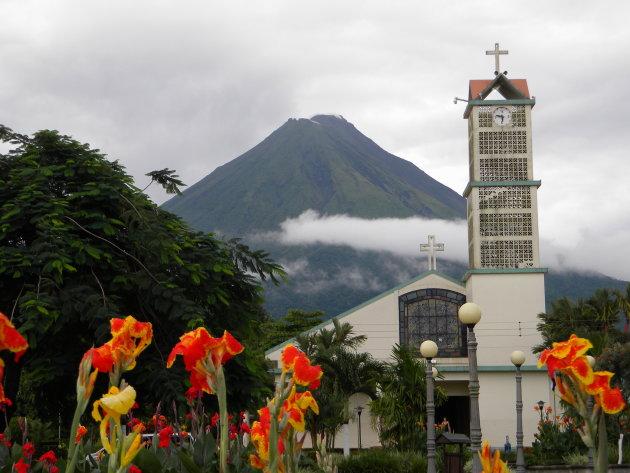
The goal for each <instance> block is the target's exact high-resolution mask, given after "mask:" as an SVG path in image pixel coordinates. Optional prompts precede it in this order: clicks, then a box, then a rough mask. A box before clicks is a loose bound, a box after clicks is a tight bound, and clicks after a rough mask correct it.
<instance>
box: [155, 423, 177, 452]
mask: <svg viewBox="0 0 630 473" xmlns="http://www.w3.org/2000/svg"><path fill="white" fill-rule="evenodd" d="M171 435H173V427H171V426H170V425H168V426H166V427H164V428H163V429H162V430H160V432H159V433H158V439H159V440H160V443H158V447H162V448H168V446H169V445H170V444H171Z"/></svg>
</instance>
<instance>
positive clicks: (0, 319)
mask: <svg viewBox="0 0 630 473" xmlns="http://www.w3.org/2000/svg"><path fill="white" fill-rule="evenodd" d="M27 348H28V343H27V342H26V340H25V339H24V337H23V336H22V334H21V333H20V332H18V331H17V329H16V328H15V327H14V326H13V324H12V323H11V321H10V320H9V319H8V318H7V316H6V315H4V314H3V313H2V312H0V350H9V351H11V352H13V353H15V358H14V360H15V361H16V362H17V361H19V359H20V357H21V356H22V355H23V354H24V352H25V351H26V349H27ZM3 378H4V361H2V359H1V358H0V403H5V404H6V405H11V404H9V403H10V402H11V401H9V400H8V399H7V397H5V395H4V388H3V386H2V379H3Z"/></svg>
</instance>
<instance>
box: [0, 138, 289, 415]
mask: <svg viewBox="0 0 630 473" xmlns="http://www.w3.org/2000/svg"><path fill="white" fill-rule="evenodd" d="M0 138H1V139H2V140H3V141H5V142H6V141H8V142H10V143H11V144H13V145H15V149H13V150H12V151H10V152H9V153H7V154H4V155H0V205H1V206H0V310H2V311H4V312H5V313H6V314H7V316H9V317H10V318H11V319H12V320H13V321H14V323H15V324H16V325H17V326H19V327H20V330H21V331H22V333H24V335H25V336H26V337H27V339H28V342H29V344H30V346H31V350H29V351H28V353H27V354H26V355H25V356H24V357H23V359H22V361H21V363H20V364H19V365H18V366H15V365H12V364H11V363H8V366H7V377H6V389H7V394H8V395H9V397H11V398H12V399H14V400H15V399H17V400H18V401H19V402H18V405H17V409H18V411H19V412H20V413H22V414H28V415H29V416H31V417H33V416H37V417H40V418H42V419H51V418H54V419H56V418H57V416H58V415H59V413H63V412H64V411H66V408H67V406H68V405H69V404H72V402H73V400H72V399H68V395H67V387H68V386H72V385H73V383H74V378H75V376H76V371H77V367H78V362H79V360H80V359H81V356H82V354H83V352H85V350H86V349H87V348H89V346H90V345H91V344H92V343H93V338H92V334H94V333H96V335H97V342H101V341H102V340H103V339H104V338H105V337H106V336H107V333H108V330H109V323H108V321H109V319H110V318H111V317H116V316H124V315H127V314H133V315H134V316H135V317H136V318H138V319H139V320H145V321H149V322H151V323H152V324H153V327H154V343H153V344H152V345H151V347H150V348H149V349H148V350H147V351H146V352H145V353H143V355H142V357H143V359H142V364H143V369H142V370H137V372H133V373H130V374H129V378H131V379H130V381H131V382H133V383H134V385H136V386H139V387H140V389H139V390H138V391H139V392H141V393H143V394H144V395H145V396H146V400H147V403H148V402H149V401H148V400H149V399H152V400H161V401H166V400H170V399H174V398H176V397H180V398H183V391H184V389H183V386H182V384H181V383H182V381H181V380H182V379H184V376H182V373H181V369H173V370H168V371H167V370H166V368H165V362H166V356H167V355H168V352H169V350H170V348H171V347H172V346H173V345H174V344H175V343H176V342H177V337H178V335H179V334H181V333H182V332H184V331H186V330H189V329H191V328H195V327H197V326H200V325H205V326H206V327H207V328H208V329H209V330H210V331H211V332H214V333H217V334H218V335H220V334H221V333H223V330H224V329H227V330H229V331H230V332H231V333H233V334H234V335H235V336H236V337H238V338H239V339H240V340H242V341H243V343H244V344H245V345H246V346H247V343H248V340H250V339H251V338H252V337H253V336H254V334H255V328H256V326H257V325H258V324H259V322H260V321H261V320H262V293H261V292H262V290H261V287H260V282H261V280H265V279H270V280H272V281H274V282H277V281H278V278H279V277H280V278H281V277H282V276H283V272H282V270H281V268H280V267H279V266H278V265H276V264H275V263H273V262H272V261H270V260H269V258H268V256H267V254H266V253H264V252H262V251H253V250H250V249H249V248H248V247H247V246H245V245H243V244H241V243H240V242H239V241H238V240H232V241H227V242H224V241H219V240H217V239H216V238H214V237H213V236H212V235H208V234H202V233H198V232H195V231H192V230H191V229H190V228H189V227H188V226H187V225H186V224H184V223H183V222H182V221H181V219H180V218H179V217H176V216H175V215H173V214H171V213H169V212H165V211H163V210H161V209H160V208H159V207H157V206H156V205H155V204H154V203H152V202H151V201H150V200H148V198H147V197H146V196H145V195H144V194H143V193H142V192H140V191H139V190H138V189H137V188H136V187H135V186H134V183H133V181H132V179H131V178H130V177H129V176H128V175H127V174H125V172H124V169H123V168H122V166H120V165H119V164H118V163H117V162H111V161H108V160H107V159H105V157H104V155H102V154H101V153H99V152H98V150H93V149H91V148H90V147H89V146H88V145H87V144H81V143H79V142H77V141H75V140H73V139H72V138H70V137H68V136H63V135H60V134H59V133H58V132H56V131H40V132H37V133H35V134H34V135H33V136H32V137H29V136H25V135H19V134H17V133H14V132H12V131H11V130H10V129H8V128H6V127H3V126H0ZM166 177H167V178H166V181H165V182H166V183H167V184H168V182H169V180H168V176H166ZM86 334H88V335H86ZM232 363H233V364H234V367H232V368H231V369H230V377H232V378H233V379H234V380H238V382H231V383H230V382H229V380H228V385H229V386H231V387H232V388H233V391H232V392H231V397H232V398H233V399H232V405H233V406H234V408H235V409H239V408H244V407H247V406H251V405H252V403H253V400H254V398H256V397H258V396H260V395H261V394H264V393H268V392H269V391H268V388H267V386H266V384H265V380H266V372H265V368H264V364H263V362H262V358H261V357H255V354H254V353H252V352H251V350H249V351H248V350H246V352H245V353H244V355H243V356H242V357H239V359H238V360H234V361H232ZM18 389H19V390H20V393H19V396H16V394H17V391H18ZM144 400H145V399H140V403H141V405H142V402H143V401H144ZM145 407H148V406H145Z"/></svg>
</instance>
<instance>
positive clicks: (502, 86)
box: [468, 74, 531, 100]
mask: <svg viewBox="0 0 630 473" xmlns="http://www.w3.org/2000/svg"><path fill="white" fill-rule="evenodd" d="M493 90H496V91H497V92H499V93H500V94H501V95H502V96H503V97H504V98H505V99H507V100H519V99H521V100H522V99H530V98H531V97H530V95H529V88H528V87H527V80H525V79H508V78H507V77H506V76H505V75H504V74H497V76H496V77H495V78H494V79H488V80H485V79H480V80H471V81H470V84H469V86H468V100H484V99H485V98H486V97H487V96H488V95H490V93H491V92H492V91H493Z"/></svg>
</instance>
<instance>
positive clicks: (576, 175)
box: [0, 0, 630, 280]
mask: <svg viewBox="0 0 630 473" xmlns="http://www.w3.org/2000/svg"><path fill="white" fill-rule="evenodd" d="M629 15H630V3H628V2H626V1H625V0H613V1H607V2H600V3H597V4H596V3H595V2H580V3H579V6H578V4H576V2H574V1H565V0H556V1H553V2H550V1H548V0H544V1H540V0H530V1H528V2H500V3H496V2H472V1H464V0H460V1H457V0H453V1H449V2H439V4H438V3H435V2H433V3H429V2H419V1H417V0H397V1H384V0H381V1H376V0H362V1H360V2H350V1H340V0H319V1H316V2H304V1H301V0H267V1H242V0H231V1H229V2H214V1H208V0H203V1H202V0H198V1H187V0H180V1H174V0H170V1H167V0H134V1H128V0H126V1H119V0H108V1H99V0H92V1H86V0H55V1H49V0H42V1H34V0H1V1H0V66H1V69H0V123H2V124H4V125H7V126H9V127H11V128H13V129H14V130H16V131H20V132H23V133H32V132H34V131H36V130H38V129H44V128H48V129H57V130H59V131H60V132H62V133H64V134H69V135H72V136H73V137H75V138H76V139H77V140H79V141H81V142H88V143H90V144H91V145H92V146H93V147H96V148H99V149H101V150H102V151H103V152H104V153H106V154H107V155H108V156H109V157H110V158H111V159H116V160H119V161H120V162H121V163H122V164H123V165H124V166H126V168H127V170H128V171H129V173H130V174H132V175H133V176H134V177H135V178H136V180H137V185H138V186H139V187H144V184H145V183H147V182H148V181H147V178H146V177H144V174H145V173H146V172H148V171H151V170H155V169H161V168H165V167H168V168H171V169H176V170H177V171H178V173H179V175H180V176H181V177H182V179H183V180H184V181H185V182H186V183H188V184H193V183H194V182H196V181H197V180H199V179H200V178H201V177H203V176H205V175H206V174H208V173H210V172H212V170H213V169H215V168H216V167H217V166H219V165H221V164H223V163H226V162H228V161H230V160H232V159H234V158H235V157H237V156H239V155H240V154H242V153H243V152H245V151H247V150H248V149H250V148H251V147H253V146H255V145H256V144H257V143H259V142H260V141H261V140H262V139H264V138H265V137H266V136H267V135H269V134H270V133H271V132H272V131H273V130H275V129H276V128H278V127H279V126H281V125H282V124H283V123H284V122H285V121H286V120H287V119H288V118H292V117H294V118H299V117H311V116H313V115H315V114H319V113H334V114H340V115H343V116H344V117H345V118H346V119H347V120H348V121H350V122H351V123H353V124H354V125H355V126H356V127H357V128H358V129H359V130H360V131H361V132H363V133H364V134H365V135H367V136H368V137H370V138H371V139H373V140H374V141H375V142H376V143H378V144H379V145H380V146H381V147H383V148H384V149H386V150H387V151H389V152H391V153H393V154H395V155H397V156H400V157H402V158H404V159H407V160H410V161H412V162H413V163H415V164H416V165H417V166H418V167H420V168H421V169H422V170H424V171H426V172H427V173H429V174H430V175H431V176H433V177H434V178H436V179H438V180H439V181H441V182H443V183H444V184H446V185H448V186H449V187H451V188H453V189H454V190H455V191H457V192H460V193H461V192H462V191H463V189H464V187H465V185H466V182H467V179H468V176H467V153H468V151H467V129H466V121H465V120H464V119H463V118H462V114H463V111H464V105H463V104H461V103H459V104H457V105H455V104H453V98H454V97H455V96H459V97H463V98H465V97H466V95H467V87H468V81H469V80H470V79H489V78H492V77H493V74H492V73H493V71H494V61H493V58H492V57H490V56H486V55H485V51H486V50H488V49H492V48H493V47H494V43H496V42H499V43H500V45H501V49H507V50H509V55H507V56H502V57H501V69H502V70H507V71H508V73H509V75H508V77H510V78H526V79H527V80H528V83H529V88H530V92H531V93H532V95H534V96H535V97H536V101H537V104H536V107H535V108H534V111H533V121H534V135H533V137H534V162H535V164H534V177H535V178H536V179H540V180H542V183H543V185H542V187H541V189H540V191H539V207H540V232H541V239H542V247H543V263H544V264H545V265H547V266H550V267H555V268H563V267H578V268H585V269H594V270H597V271H600V272H603V273H605V274H608V275H610V276H614V277H618V278H622V279H626V280H630V251H628V248H627V247H628V243H630V211H629V208H628V207H629V204H630V197H629V195H628V189H629V186H628V182H629V176H630V156H629V153H628V151H627V143H626V142H625V141H624V140H625V139H628V137H629V135H630V93H628V92H627V91H626V88H627V83H628V82H629V81H630V59H629V56H628V54H629V53H628V51H630V29H629V28H628V27H627V18H628V16H629ZM150 195H151V197H152V198H153V199H154V200H155V201H156V202H158V203H161V202H163V201H164V200H165V199H166V196H165V195H164V194H163V193H162V192H161V190H160V189H157V188H156V189H151V190H150ZM301 223H303V224H304V225H314V224H315V228H320V230H321V231H320V232H319V233H318V232H317V231H315V230H312V232H311V234H313V235H315V234H317V235H319V238H321V239H323V240H326V238H327V237H326V235H327V234H329V233H330V232H331V230H325V228H334V229H335V230H334V231H332V234H334V235H336V238H340V236H339V235H341V238H342V239H343V238H344V235H347V238H348V241H352V242H357V241H361V240H365V238H361V235H358V236H357V235H355V234H353V233H352V228H353V226H352V225H350V226H349V227H348V226H347V223H348V222H347V221H344V220H343V219H339V218H338V219H337V220H331V219H326V218H324V219H322V218H321V217H317V216H313V215H310V216H306V217H305V218H304V219H303V221H302V222H301ZM318 223H319V225H317V224H318ZM371 223H372V224H373V225H374V226H370V222H363V224H364V225H365V227H362V228H365V232H370V231H372V232H374V233H375V232H379V231H380V230H379V229H381V228H383V229H385V230H384V231H386V232H388V234H389V237H388V238H380V239H379V238H377V239H375V242H374V243H373V244H374V245H376V246H378V244H379V243H378V242H379V241H381V242H387V243H385V244H388V245H391V246H396V247H399V246H400V245H398V244H393V243H392V242H393V240H392V238H393V236H392V232H391V228H392V227H391V225H383V223H388V222H371ZM389 223H391V222H389ZM395 223H396V224H400V225H411V224H413V222H395ZM416 223H418V222H416ZM299 224H300V222H296V221H294V222H289V224H287V225H286V226H285V229H286V231H287V235H286V237H287V238H288V239H291V234H289V232H292V231H295V232H296V233H295V235H298V236H296V238H300V237H299V234H300V233H299V232H300V229H303V228H305V227H304V226H300V225H299ZM335 224H340V225H346V226H340V227H334V225H335ZM331 225H333V227H331ZM418 225H419V226H416V227H414V228H418V230H417V232H418V236H417V238H415V237H414V238H413V239H412V241H410V242H409V243H408V244H409V250H406V251H410V252H412V253H413V252H417V244H418V243H419V242H421V241H423V240H424V241H426V235H427V234H428V233H436V234H437V235H438V240H440V241H445V242H446V243H447V251H448V248H449V247H448V244H451V248H452V249H451V253H452V254H453V255H457V254H459V253H461V254H463V253H464V250H463V247H462V245H463V239H462V237H461V231H463V230H462V229H456V230H453V229H451V231H449V228H450V227H448V228H447V226H446V227H445V226H442V227H440V226H439V225H437V224H435V222H434V223H433V224H428V223H426V222H424V223H423V222H420V223H418ZM326 226H327V227H326ZM354 227H356V225H355V226H354ZM443 227H444V228H443ZM311 228H312V227H311ZM337 228H342V229H343V228H345V229H346V233H344V232H343V231H337V230H336V229H337ZM401 228H402V227H401ZM396 233H400V234H403V233H404V234H407V233H408V232H406V231H401V232H396ZM302 234H303V232H302ZM455 234H457V235H458V236H455ZM363 235H365V233H363ZM302 238H303V237H302ZM464 238H465V235H464Z"/></svg>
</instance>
